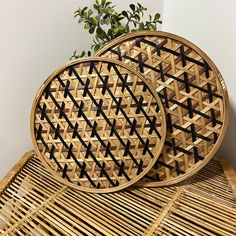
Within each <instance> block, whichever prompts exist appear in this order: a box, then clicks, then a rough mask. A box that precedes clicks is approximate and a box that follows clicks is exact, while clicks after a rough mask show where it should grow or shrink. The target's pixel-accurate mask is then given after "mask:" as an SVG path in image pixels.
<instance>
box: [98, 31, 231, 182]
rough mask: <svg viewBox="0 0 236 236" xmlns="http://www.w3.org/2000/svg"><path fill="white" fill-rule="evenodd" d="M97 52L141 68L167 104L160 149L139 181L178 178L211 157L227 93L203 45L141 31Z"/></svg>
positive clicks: (225, 119)
mask: <svg viewBox="0 0 236 236" xmlns="http://www.w3.org/2000/svg"><path fill="white" fill-rule="evenodd" d="M96 56H104V57H106V58H113V59H117V60H121V61H123V62H125V63H126V64H128V65H131V66H132V67H133V68H136V69H137V70H138V71H140V72H141V73H142V74H143V75H145V77H146V78H147V79H148V80H149V81H150V82H151V84H152V86H153V87H154V88H155V89H156V91H157V93H158V94H159V96H160V98H161V99H162V102H163V105H164V107H165V109H166V123H167V138H166V142H165V146H164V149H163V153H162V155H161V157H160V158H159V159H158V161H157V163H156V165H155V166H154V167H153V168H152V170H151V171H150V172H149V173H148V174H147V175H146V177H145V178H144V179H143V182H142V183H141V182H139V184H140V185H144V186H164V185H169V184H174V183H177V182H179V181H181V180H184V179H186V178H187V177H189V176H191V175H193V174H194V173H196V172H197V171H198V170H200V169H201V168H202V167H203V166H204V165H205V164H206V163H207V162H208V161H209V160H210V158H211V157H213V156H214V154H215V153H216V151H217V149H218V148H219V146H220V144H221V142H222V140H223V137H224V134H225V131H226V127H227V124H228V95H227V90H226V86H225V83H224V81H223V79H222V76H221V74H220V72H219V71H218V69H217V68H216V66H215V65H214V63H213V62H212V61H211V60H210V58H209V57H208V56H207V55H206V54H205V53H204V52H203V51H202V50H200V49H199V48H198V47H197V46H196V45H194V44H193V43H191V42H189V41H188V40H186V39H184V38H182V37H180V36H177V35H174V34H171V33H166V32H156V31H141V32H134V33H130V34H126V35H123V36H121V37H119V38H117V39H115V40H113V41H111V42H110V43H108V44H107V45H105V46H104V47H103V48H102V49H101V50H100V51H98V53H97V54H96Z"/></svg>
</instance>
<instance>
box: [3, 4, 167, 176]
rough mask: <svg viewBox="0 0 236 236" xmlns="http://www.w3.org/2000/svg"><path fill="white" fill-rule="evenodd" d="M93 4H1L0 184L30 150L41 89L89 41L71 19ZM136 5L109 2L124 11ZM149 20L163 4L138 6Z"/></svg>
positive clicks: (85, 47) (85, 46)
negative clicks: (35, 101)
mask: <svg viewBox="0 0 236 236" xmlns="http://www.w3.org/2000/svg"><path fill="white" fill-rule="evenodd" d="M93 2H94V1H93V0H70V1H68V0H50V1H48V0H40V1H36V0H21V1H19V0H1V1H0V83H1V86H0V131H1V132H0V179H1V178H2V177H3V176H4V175H5V174H6V173H7V171H8V170H9V169H10V168H11V167H12V166H13V165H14V163H16V161H17V160H18V159H19V157H20V156H21V155H22V154H23V153H24V152H26V151H29V150H31V149H32V148H33V147H32V144H31V137H30V129H29V118H30V110H31V105H32V102H33V98H34V95H35V93H36V91H37V90H38V88H39V86H40V85H41V83H42V82H43V81H44V80H45V79H46V78H47V76H49V74H51V73H52V72H53V71H54V70H55V69H56V68H57V67H59V66H60V65H61V64H63V63H65V62H66V61H67V60H68V58H69V57H70V56H71V54H72V52H73V51H74V50H75V49H78V50H79V51H80V50H82V49H88V48H89V42H90V37H89V35H88V34H87V33H86V32H85V31H84V30H83V29H82V26H79V25H78V24H77V23H76V20H74V19H73V12H74V11H75V10H76V9H77V8H78V7H79V6H86V5H89V6H91V5H92V3H93ZM133 2H136V1H126V0H116V1H113V3H114V4H116V5H117V7H118V9H124V8H126V6H128V5H129V4H131V3H133ZM138 2H140V3H142V4H143V5H144V6H147V7H148V8H149V10H150V11H149V12H150V14H153V13H156V12H160V13H162V8H163V0H159V1H156V0H149V1H145V0H139V1H138Z"/></svg>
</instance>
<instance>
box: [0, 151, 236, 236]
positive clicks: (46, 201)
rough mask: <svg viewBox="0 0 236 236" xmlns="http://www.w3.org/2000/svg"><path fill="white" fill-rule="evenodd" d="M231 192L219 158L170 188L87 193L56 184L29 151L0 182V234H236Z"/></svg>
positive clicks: (235, 177)
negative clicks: (185, 180)
mask: <svg viewBox="0 0 236 236" xmlns="http://www.w3.org/2000/svg"><path fill="white" fill-rule="evenodd" d="M235 193H236V174H235V172H234V171H233V170H232V169H231V167H230V165H229V164H228V163H227V162H226V161H225V160H223V159H219V158H218V159H216V158H215V159H213V160H211V161H210V162H209V163H208V164H207V165H206V166H205V167H204V168H203V169H202V170H201V171H200V172H198V173H197V174H196V175H194V176H193V177H192V178H190V179H188V182H185V183H182V184H178V185H175V186H171V187H162V188H137V187H135V188H129V189H126V190H124V191H120V192H116V193H109V194H92V193H84V192H80V191H78V190H74V189H71V188H70V187H68V186H66V185H63V184H61V183H59V182H58V181H56V180H55V179H54V178H53V177H52V175H51V174H50V173H49V172H48V171H47V170H46V169H45V167H44V166H43V165H42V163H41V162H40V160H39V159H38V158H37V157H36V156H35V154H34V152H28V153H26V154H25V155H24V156H23V157H22V158H21V159H20V161H19V162H18V163H17V164H16V165H15V167H13V169H12V170H11V171H10V172H9V174H8V175H7V176H6V177H5V178H4V179H3V180H2V181H1V182H0V234H1V235H68V236H69V235H70V236H71V235H181V236H182V235H204V236H206V235H236V195H235Z"/></svg>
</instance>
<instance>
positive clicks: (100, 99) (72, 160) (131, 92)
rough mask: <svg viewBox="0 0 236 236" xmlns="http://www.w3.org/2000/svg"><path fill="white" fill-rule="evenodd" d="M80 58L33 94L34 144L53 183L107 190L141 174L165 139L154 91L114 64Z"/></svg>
mask: <svg viewBox="0 0 236 236" xmlns="http://www.w3.org/2000/svg"><path fill="white" fill-rule="evenodd" d="M117 63H118V64H116V63H114V61H111V60H106V59H98V58H97V59H96V58H94V59H92V58H90V59H88V60H79V61H76V62H72V63H70V64H68V65H66V66H64V67H62V68H61V69H59V71H57V72H55V73H54V74H52V76H50V77H49V79H48V80H47V81H46V82H45V83H44V85H43V86H42V88H41V89H40V91H39V93H38V94H37V96H36V100H35V102H34V106H33V110H32V120H31V125H32V132H33V134H32V135H33V139H34V144H35V147H36V150H37V152H38V154H39V155H40V156H41V157H43V160H44V162H45V164H46V165H47V167H48V168H49V169H50V170H51V171H52V173H53V174H54V175H56V176H57V177H59V178H60V180H61V181H63V182H65V183H69V184H70V186H73V187H76V188H79V189H81V190H86V191H90V192H109V191H115V190H119V189H122V188H124V187H127V186H129V185H131V184H133V183H134V182H136V181H137V180H138V179H140V178H142V177H143V176H144V175H145V173H147V172H148V170H150V169H151V167H152V166H153V165H154V163H155V162H156V160H157V158H158V156H159V154H160V152H161V150H162V147H163V144H164V139H165V133H166V127H165V117H164V110H163V108H162V107H160V106H162V104H161V101H160V99H159V98H158V96H157V95H156V93H155V91H154V90H152V91H151V89H150V88H149V87H151V86H150V85H148V84H147V83H146V82H145V81H144V80H143V78H142V77H141V76H140V74H138V73H137V72H135V71H133V72H132V69H128V68H127V66H126V65H125V64H123V63H121V62H117Z"/></svg>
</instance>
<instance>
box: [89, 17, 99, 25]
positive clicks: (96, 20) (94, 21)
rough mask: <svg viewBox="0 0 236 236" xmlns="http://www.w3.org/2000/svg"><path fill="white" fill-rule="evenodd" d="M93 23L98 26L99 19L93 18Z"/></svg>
mask: <svg viewBox="0 0 236 236" xmlns="http://www.w3.org/2000/svg"><path fill="white" fill-rule="evenodd" d="M91 21H92V23H93V25H98V19H97V18H96V17H92V19H91Z"/></svg>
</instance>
